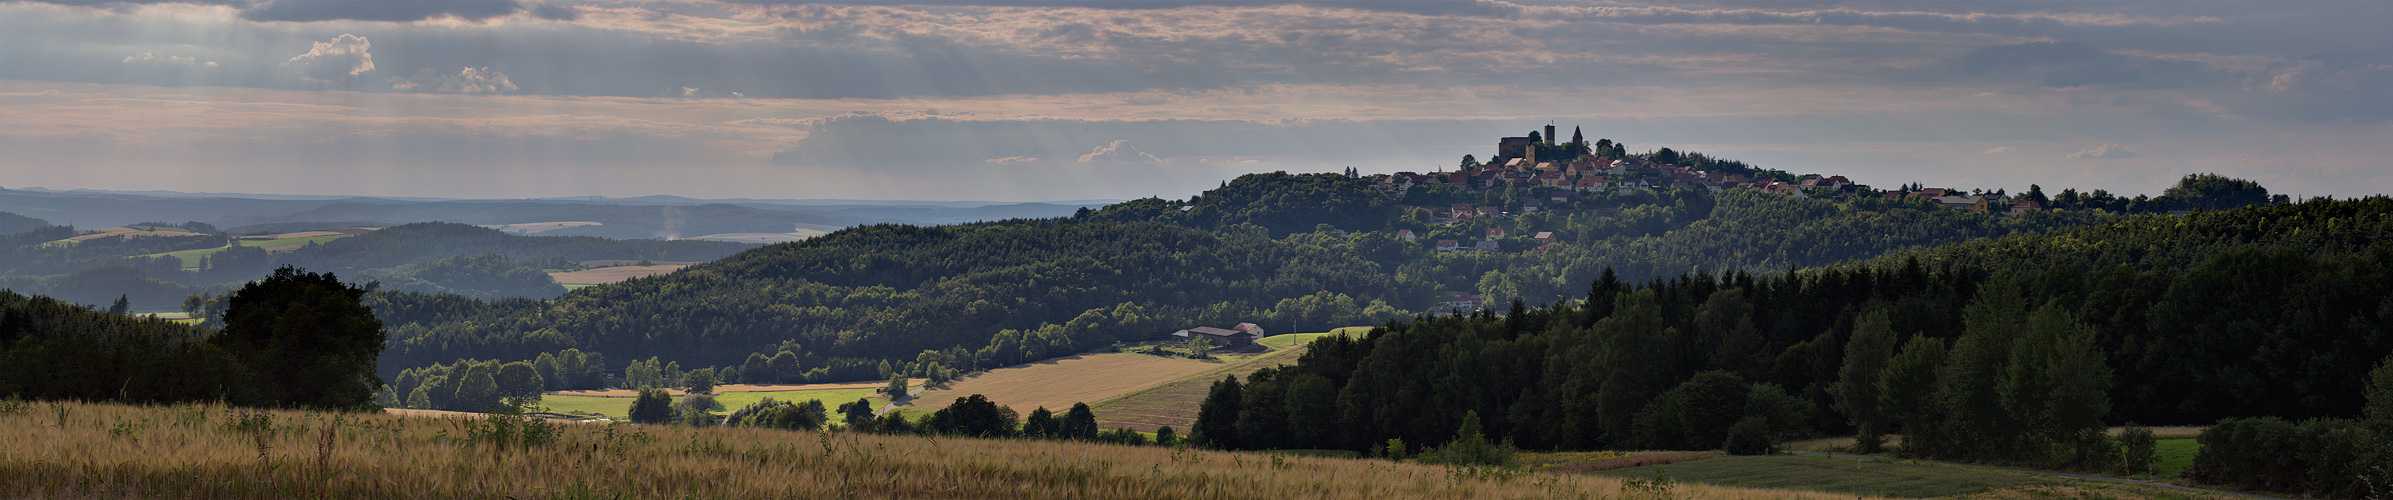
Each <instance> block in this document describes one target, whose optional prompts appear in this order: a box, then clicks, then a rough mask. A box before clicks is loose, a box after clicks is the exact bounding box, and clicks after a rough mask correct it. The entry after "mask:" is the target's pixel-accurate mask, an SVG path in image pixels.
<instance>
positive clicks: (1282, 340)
mask: <svg viewBox="0 0 2393 500" xmlns="http://www.w3.org/2000/svg"><path fill="white" fill-rule="evenodd" d="M1371 328H1372V327H1368V326H1349V327H1345V328H1339V329H1335V330H1330V331H1326V332H1313V333H1283V334H1279V335H1273V336H1269V337H1263V339H1262V340H1257V341H1255V343H1258V344H1263V345H1264V346H1265V347H1270V348H1273V349H1287V348H1290V347H1296V346H1298V345H1301V344H1306V343H1311V342H1312V341H1314V340H1317V339H1320V338H1321V337H1323V336H1327V335H1329V334H1332V333H1335V334H1338V335H1345V336H1348V337H1362V336H1363V334H1365V333H1370V332H1371Z"/></svg>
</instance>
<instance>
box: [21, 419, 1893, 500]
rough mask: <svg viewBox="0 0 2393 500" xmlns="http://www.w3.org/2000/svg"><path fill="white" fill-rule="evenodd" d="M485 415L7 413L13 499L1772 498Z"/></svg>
mask: <svg viewBox="0 0 2393 500" xmlns="http://www.w3.org/2000/svg"><path fill="white" fill-rule="evenodd" d="M484 421H485V420H484V419H473V418H422V417H400V416H391V415H379V414H335V413H312V412H300V411H254V410H239V409H231V408H225V407H221V406H209V405H178V406H149V407H144V406H125V405H111V404H85V403H31V404H21V405H15V406H14V407H11V408H0V497H5V498H99V499H112V498H220V499H251V498H256V499H268V498H273V499H281V498H368V499H417V498H421V499H459V498H494V499H495V498H523V499H530V498H996V499H1014V498H1020V499H1051V498H1072V499H1090V500H1105V499H1181V498H1187V499H1197V498H1202V499H1249V498H1251V499H1271V500H1279V499H1285V498H1318V499H1412V498H1424V499H1427V498H1436V499H1449V498H1513V499H1549V498H1555V499H1558V498H1572V499H1593V498H1677V499H1691V500H1692V499H1725V498H1783V499H1821V500H1827V499H1835V498H1851V497H1850V496H1847V495H1835V494H1825V493H1809V492H1798V491H1773V490H1752V489H1738V488H1725V487H1715V486H1703V485H1693V484H1662V485H1658V486H1657V485H1653V484H1644V483H1636V482H1631V481H1623V480H1620V479H1612V478H1604V477H1594V476H1585V475H1557V474H1536V473H1526V472H1517V471H1509V470H1508V471H1490V470H1485V469H1450V468H1445V467H1438V466H1426V465H1418V464H1411V463H1392V462H1386V461H1378V460H1356V459H1337V458H1311V457H1289V456H1273V455H1265V454H1255V453H1227V452H1211V451H1194V450H1180V449H1172V448H1162V447H1129V446H1117V445H1097V444H1081V443H1066V442H1051V441H1023V440H1004V441H991V440H975V439H955V438H922V437H895V436H875V435H862V434H846V433H813V432H790V431H777V430H763V429H748V428H704V429H700V428H688V427H661V426H634V425H563V426H556V427H555V428H554V432H555V433H556V434H555V435H554V438H553V441H552V442H549V443H547V444H523V443H521V442H515V443H511V444H502V443H500V442H498V441H497V440H494V439H488V438H485V437H484V436H488V435H491V434H492V433H490V432H488V431H489V429H491V427H488V426H486V425H483V424H482V422H484Z"/></svg>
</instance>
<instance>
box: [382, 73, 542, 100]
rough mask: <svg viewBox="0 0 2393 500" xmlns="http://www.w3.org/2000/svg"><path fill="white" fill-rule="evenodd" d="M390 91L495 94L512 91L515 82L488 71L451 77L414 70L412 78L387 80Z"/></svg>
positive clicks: (502, 75) (501, 74) (505, 76)
mask: <svg viewBox="0 0 2393 500" xmlns="http://www.w3.org/2000/svg"><path fill="white" fill-rule="evenodd" d="M390 82H391V90H397V91H402V92H408V91H413V92H447V93H452V94H496V93H502V92H514V91H515V90H516V88H517V87H516V86H515V82H513V81H509V80H508V79H507V74H506V73H500V72H499V71H498V70H494V69H490V68H474V67H466V68H463V69H459V70H458V71H457V74H454V75H441V74H437V73H434V72H432V68H424V69H421V70H416V72H415V76H410V77H407V78H400V77H396V76H394V77H391V78H390Z"/></svg>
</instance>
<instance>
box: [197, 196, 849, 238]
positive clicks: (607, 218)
mask: <svg viewBox="0 0 2393 500" xmlns="http://www.w3.org/2000/svg"><path fill="white" fill-rule="evenodd" d="M298 221H367V222H377V223H385V224H404V223H410V222H429V221H441V222H457V223H465V224H513V223H526V222H553V221H591V222H598V223H600V225H597V226H589V227H577V228H567V229H560V230H556V231H550V232H546V233H543V234H545V235H556V236H598V237H605V238H618V239H631V238H658V239H669V238H678V237H685V236H698V235H706V234H717V233H768V232H770V233H786V232H790V231H793V230H796V229H797V228H800V227H806V228H812V229H824V230H831V229H838V228H841V227H846V226H851V225H856V224H867V223H877V222H887V221H882V220H875V219H862V218H854V217H846V216H838V215H827V214H819V213H809V212H794V211H781V210H765V209H758V208H749V207H743V206H738V205H729V204H711V205H690V206H625V205H580V204H569V203H525V202H440V203H408V204H374V203H333V204H328V205H324V206H320V207H316V208H313V209H309V210H306V211H302V212H296V213H289V214H281V215H271V216H248V217H233V218H227V219H223V220H219V221H217V225H219V226H247V225H256V224H263V223H271V222H298Z"/></svg>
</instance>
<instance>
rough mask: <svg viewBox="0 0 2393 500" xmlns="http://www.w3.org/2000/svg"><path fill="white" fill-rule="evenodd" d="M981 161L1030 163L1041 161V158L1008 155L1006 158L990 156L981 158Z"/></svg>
mask: <svg viewBox="0 0 2393 500" xmlns="http://www.w3.org/2000/svg"><path fill="white" fill-rule="evenodd" d="M981 161H983V162H987V163H1030V162H1034V161H1039V159H1038V158H1032V157H1028V156H1008V157H1004V158H990V159H986V160H981Z"/></svg>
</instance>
